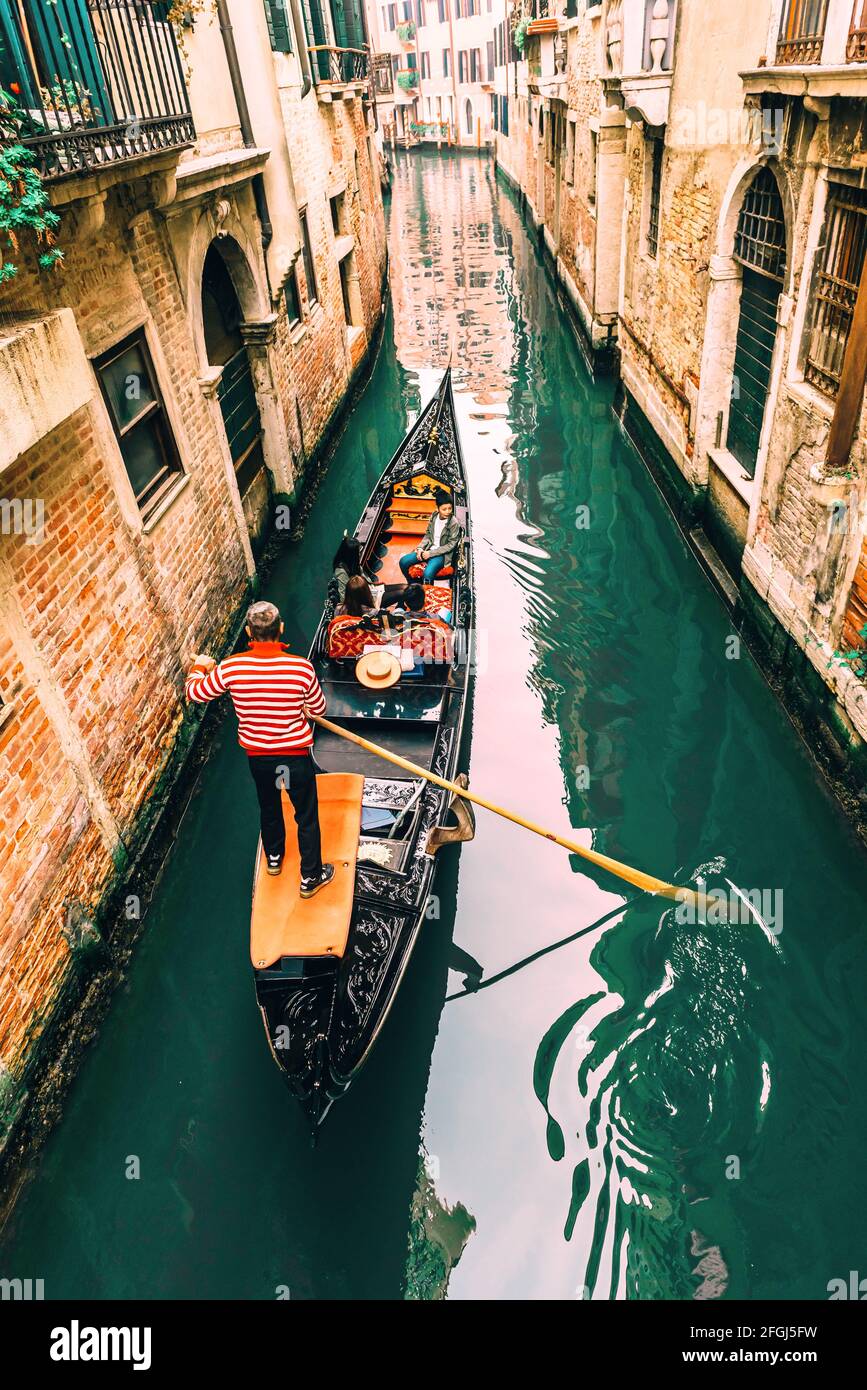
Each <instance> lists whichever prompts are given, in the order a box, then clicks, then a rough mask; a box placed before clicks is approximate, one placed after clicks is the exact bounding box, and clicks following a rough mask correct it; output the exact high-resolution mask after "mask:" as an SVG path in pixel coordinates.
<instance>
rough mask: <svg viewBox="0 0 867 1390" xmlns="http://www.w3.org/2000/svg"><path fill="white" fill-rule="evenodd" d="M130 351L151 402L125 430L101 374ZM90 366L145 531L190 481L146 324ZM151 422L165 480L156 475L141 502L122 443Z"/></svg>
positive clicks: (100, 355) (123, 338)
mask: <svg viewBox="0 0 867 1390" xmlns="http://www.w3.org/2000/svg"><path fill="white" fill-rule="evenodd" d="M132 347H137V348H139V350H140V352H141V354H142V358H143V360H144V363H145V367H146V369H147V373H148V378H149V383H150V387H151V391H152V393H153V396H154V400H153V401H152V403H151V405H150V406H149V407H148V408H147V409H146V410H144V411H143V412H142V413H141V418H139V419H136V420H133V421H130V422H129V424H128V425H127V426H125V427H123V428H121V427H120V426H119V423H118V420H117V418H116V415H115V411H114V406H113V405H112V402H111V398H110V396H109V394H108V391H107V388H106V385H105V381H104V379H103V372H104V370H105V369H106V367H108V366H110V365H111V363H112V362H115V361H117V360H118V358H120V357H122V356H123V354H124V353H125V352H128V351H129V349H130V348H132ZM91 366H92V368H93V372H94V375H95V376H96V380H97V384H98V386H99V393H100V398H101V400H102V402H103V405H104V407H105V411H106V415H107V418H108V424H109V427H110V428H111V431H112V434H113V436H114V440H115V443H116V445H117V451H118V456H119V458H120V461H121V465H122V468H123V473H124V477H125V478H126V480H127V483H128V485H129V488H130V492H131V493H132V496H133V501H134V504H135V507H136V510H137V511H138V514H139V517H140V518H141V522H142V525H143V526H144V527H145V528H146V529H147V528H149V527H150V526H151V525H153V524H154V523H155V522H156V520H157V519H158V518H159V517H160V516H161V515H162V514H163V511H164V510H165V507H166V505H167V504H168V502H169V501H170V500H171V499H172V498H173V497H174V496H175V495H176V494H177V492H179V491H180V489H181V487H183V486H185V485H186V483H187V482H188V481H189V474H188V473H187V470H186V468H185V467H184V461H183V458H182V457H181V451H180V448H179V446H178V440H177V436H176V433H175V425H174V420H173V418H172V412H171V411H170V409H169V408H168V405H167V403H166V396H165V393H164V392H163V389H162V386H161V385H160V380H159V376H158V373H157V368H156V363H155V361H154V354H153V352H152V350H151V345H150V342H149V340H148V330H147V324H145V323H142V324H140V325H139V326H138V327H137V328H134V329H133V330H132V331H131V332H129V333H127V334H125V335H124V336H123V337H122V338H120V339H119V340H118V341H117V342H116V343H114V344H113V345H112V346H111V347H109V348H106V349H105V350H104V351H103V352H101V353H100V354H99V356H98V357H94V358H93V359H92V360H91ZM151 420H152V421H153V422H154V424H155V426H156V430H157V441H158V444H159V447H160V452H161V453H162V455H163V459H164V469H165V473H164V476H163V475H158V476H159V477H161V481H160V483H159V485H158V486H157V487H155V488H153V490H152V491H150V490H148V491H147V492H146V493H145V494H142V497H143V498H144V500H142V498H140V497H139V496H136V494H135V492H134V491H133V484H132V479H131V478H130V475H129V470H128V468H127V463H126V456H125V454H124V450H123V442H124V440H125V439H126V438H129V437H130V436H131V434H132V432H133V431H134V430H135V429H139V428H141V426H143V425H145V424H146V423H147V422H148V421H151ZM152 486H153V485H151V487H152Z"/></svg>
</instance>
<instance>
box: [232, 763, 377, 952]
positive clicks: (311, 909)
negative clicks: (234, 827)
mask: <svg viewBox="0 0 867 1390" xmlns="http://www.w3.org/2000/svg"><path fill="white" fill-rule="evenodd" d="M316 784H317V791H318V794H319V825H320V828H321V831H322V859H323V861H324V862H325V863H331V864H333V865H334V878H333V880H332V882H331V883H330V884H329V885H328V887H327V888H322V889H321V890H320V891H319V892H318V893H317V894H316V896H315V897H313V898H302V897H301V896H300V888H301V865H300V860H299V856H298V835H297V832H296V827H295V815H294V812H293V810H292V803H291V801H290V800H289V797H288V796H287V795H286V793H285V792H283V793H282V799H283V819H284V821H285V824H286V856H285V858H284V860H283V872H282V873H281V874H279V875H277V876H275V877H272V876H271V875H270V874H268V873H267V872H266V870H265V855H264V852H263V850H262V845H261V842H260V844H259V850H258V856H257V860H256V874H255V878H254V883H253V913H252V918H251V922H250V959H251V961H252V962H253V966H254V967H255V969H257V970H264V969H266V968H267V967H268V966H271V965H274V963H275V962H276V961H278V960H279V959H280V958H281V956H342V955H343V953H344V951H345V950H346V943H347V940H348V937H349V923H350V919H351V917H352V897H353V891H354V888H355V860H356V856H357V854H358V837H359V834H360V831H361V799H362V795H363V793H364V778H363V777H362V776H360V775H358V774H356V773H348V772H346V773H344V772H339V773H327V774H325V775H320V776H318V777H317V778H316Z"/></svg>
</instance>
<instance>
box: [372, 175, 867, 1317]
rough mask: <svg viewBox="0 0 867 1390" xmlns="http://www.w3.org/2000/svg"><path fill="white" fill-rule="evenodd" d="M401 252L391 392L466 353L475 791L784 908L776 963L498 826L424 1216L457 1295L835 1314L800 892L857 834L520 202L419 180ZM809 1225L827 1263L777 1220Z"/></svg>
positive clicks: (461, 919)
mask: <svg viewBox="0 0 867 1390" xmlns="http://www.w3.org/2000/svg"><path fill="white" fill-rule="evenodd" d="M488 221H490V228H489V229H488V230H485V224H486V223H487V222H488ZM391 245H392V268H393V272H394V288H395V343H396V350H397V355H398V358H399V360H400V362H401V363H402V365H403V366H404V368H406V369H407V371H408V374H409V376H410V377H412V376H413V375H414V374H417V376H418V379H419V380H420V381H421V382H422V383H423V384H424V386H425V390H422V391H421V395H422V396H424V395H425V394H426V387H427V377H426V374H427V373H428V372H429V371H430V367H431V364H432V362H435V363H436V364H437V366H439V367H440V368H441V367H442V366H444V365H445V362H446V360H447V358H448V353H449V350H450V348H451V349H453V351H454V355H455V362H456V363H457V366H458V369H459V371H458V391H459V409H460V410H461V430H462V439H463V441H464V445H465V452H466V454H467V457H468V460H469V468H470V485H471V500H472V505H473V511H474V524H475V544H476V564H477V571H476V573H477V586H478V609H479V614H480V621H481V622H482V624H483V628H484V634H483V635H484V638H485V641H486V644H487V649H488V652H489V661H488V664H487V666H486V668H485V669H484V670H483V672H482V673H481V674H480V677H479V680H478V682H477V694H476V703H477V714H476V719H475V721H474V726H473V742H472V777H473V781H474V782H475V784H476V785H477V786H478V787H479V788H480V790H485V791H487V792H488V793H489V794H492V795H493V796H494V799H499V800H501V801H503V802H504V803H506V804H508V805H511V806H516V807H517V808H519V809H523V810H524V811H525V813H527V814H531V815H532V817H533V818H535V819H537V820H540V821H542V822H543V823H546V824H550V825H551V826H552V828H556V829H558V830H559V831H560V832H561V833H566V831H567V830H568V829H569V827H571V828H572V833H573V834H575V835H576V836H577V837H579V838H582V839H583V840H584V842H585V843H586V842H591V843H592V844H593V845H594V847H596V848H597V849H600V850H601V851H602V852H604V853H607V854H610V855H612V856H614V857H616V858H619V859H622V860H624V861H626V862H628V863H632V864H635V865H637V866H639V867H641V868H644V869H646V870H648V871H650V872H652V873H656V874H659V875H660V876H662V877H666V878H669V879H678V878H680V879H681V880H682V881H683V880H687V879H690V878H692V877H693V876H694V875H696V874H698V873H699V872H700V871H701V870H702V868H703V869H704V871H705V872H706V873H707V874H709V875H710V876H711V882H712V883H714V882H722V878H721V875H723V874H730V875H731V876H732V877H733V878H734V879H735V880H736V881H738V882H739V883H741V884H743V885H750V886H761V887H767V888H769V889H771V888H773V889H776V888H780V889H781V890H782V891H785V893H786V895H787V898H786V901H787V919H786V920H787V928H786V934H785V935H784V936H783V938H782V949H777V947H776V946H775V944H774V942H773V941H772V940H769V939H768V937H767V936H766V935H765V934H764V933H763V932H762V930H761V929H760V928H759V927H758V926H756V925H755V924H754V923H746V924H745V923H734V922H728V923H726V922H722V923H718V924H717V923H705V924H696V923H688V922H681V921H679V920H678V919H677V916H676V911H675V909H674V908H672V907H666V906H665V905H660V904H656V903H653V902H652V901H651V900H648V899H641V900H639V901H635V902H627V903H624V902H623V901H622V894H620V893H619V892H618V891H617V885H616V884H614V883H613V882H612V881H611V880H610V879H608V878H607V877H605V876H598V875H595V874H594V873H593V872H592V871H588V867H587V865H586V864H584V863H583V861H579V860H577V859H576V860H574V861H573V862H572V861H570V860H569V859H567V858H565V857H564V858H555V857H552V856H553V855H555V854H556V852H555V851H552V850H551V849H550V847H548V846H545V845H544V843H543V842H538V841H531V840H528V838H527V837H526V836H524V837H521V836H519V835H518V833H517V832H514V831H512V830H510V829H509V828H508V827H504V826H503V825H502V823H492V822H491V821H490V820H489V819H487V818H482V820H481V822H480V825H479V833H478V838H477V841H476V843H475V844H474V845H473V846H472V847H468V848H467V849H465V851H464V854H463V858H462V870H461V899H460V901H459V905H458V909H459V910H458V918H457V930H456V940H457V943H458V946H459V947H460V948H461V950H462V951H463V952H464V956H465V960H466V959H469V960H470V961H473V960H474V961H475V962H476V967H475V969H472V968H470V969H466V968H463V969H462V971H461V973H457V972H456V973H453V974H452V975H451V977H450V991H449V1002H448V1004H447V1009H446V1014H445V1016H444V1022H443V1026H442V1027H441V1030H440V1038H439V1040H438V1044H437V1049H436V1051H435V1054H434V1063H433V1069H432V1075H431V1083H430V1089H429V1093H428V1100H427V1104H426V1115H425V1132H426V1135H427V1139H426V1143H427V1145H428V1148H429V1150H430V1151H431V1152H435V1153H436V1155H437V1158H438V1162H439V1164H440V1170H441V1176H440V1180H439V1182H438V1193H439V1194H440V1196H441V1198H442V1200H443V1201H444V1202H446V1203H447V1204H451V1205H454V1204H455V1203H457V1202H463V1203H465V1204H466V1207H467V1209H468V1210H470V1211H472V1213H473V1216H474V1218H475V1219H476V1222H477V1226H476V1231H475V1235H474V1237H473V1239H472V1240H471V1241H470V1242H469V1244H468V1246H467V1248H466V1250H465V1252H464V1254H463V1257H462V1260H461V1263H460V1265H459V1267H458V1268H457V1269H454V1270H453V1271H452V1275H451V1280H450V1284H449V1292H450V1295H451V1296H452V1297H455V1296H458V1297H460V1296H474V1295H478V1296H483V1297H492V1296H493V1297H497V1296H499V1297H510V1296H511V1297H514V1296H522V1295H527V1294H530V1295H531V1296H536V1297H539V1296H546V1295H547V1296H555V1297H579V1298H580V1297H588V1298H614V1297H620V1298H697V1299H707V1298H721V1297H745V1296H750V1295H751V1294H761V1293H763V1292H767V1293H769V1294H770V1295H771V1296H778V1297H779V1296H798V1293H797V1291H798V1290H800V1293H801V1296H808V1297H821V1296H823V1291H824V1283H825V1278H826V1276H825V1274H824V1270H825V1263H826V1262H828V1265H829V1270H831V1266H832V1263H833V1260H832V1255H831V1252H830V1246H831V1245H833V1246H834V1248H835V1249H836V1250H838V1251H842V1250H843V1249H847V1250H851V1241H850V1240H849V1239H848V1235H847V1231H846V1222H845V1220H842V1219H841V1216H840V1214H839V1211H838V1207H837V1204H838V1203H839V1200H840V1199H839V1196H838V1195H835V1194H834V1193H832V1192H831V1191H827V1192H826V1193H825V1194H824V1197H819V1196H816V1195H815V1194H814V1192H813V1189H814V1186H815V1184H814V1183H813V1182H812V1181H811V1180H810V1179H809V1178H807V1177H805V1173H804V1166H805V1165H807V1163H808V1156H809V1155H810V1154H811V1153H812V1154H813V1155H814V1157H816V1158H817V1157H818V1154H819V1152H820V1151H821V1150H822V1149H824V1132H825V1131H831V1132H833V1133H835V1134H836V1135H837V1136H838V1142H839V1145H840V1147H841V1148H848V1152H849V1161H850V1163H856V1162H857V1155H858V1154H860V1153H861V1152H862V1149H863V1142H864V1135H863V1132H862V1131H863V1125H859V1126H858V1127H857V1129H856V1130H854V1131H853V1130H852V1129H851V1127H850V1121H849V1119H848V1118H847V1114H846V1109H845V1103H844V1101H843V1097H844V1096H845V1095H847V1087H846V1084H845V1081H844V1078H843V1074H842V1072H841V1068H840V1065H839V1062H838V1061H837V1059H835V1058H833V1056H829V1052H828V1047H827V1044H826V1041H825V1040H826V1037H827V1034H828V1031H829V1030H831V1031H834V1024H833V1022H832V1020H833V1008H832V1006H831V1003H830V1000H829V998H828V997H827V996H826V995H825V994H823V991H822V990H821V989H817V988H816V987H815V986H814V984H813V983H812V982H810V981H811V973H810V967H806V973H805V965H806V962H805V959H804V957H805V955H806V956H809V955H810V954H811V952H812V951H814V950H815V941H814V940H813V938H812V935H811V933H810V931H809V929H808V928H809V924H810V923H811V921H812V919H813V915H814V914H815V912H816V911H817V910H818V904H819V903H820V902H821V897H822V895H821V892H820V891H818V890H817V884H816V880H815V878H813V879H811V878H810V877H809V876H805V874H804V872H802V869H803V865H804V864H805V862H809V863H811V864H812V865H813V866H814V869H815V871H816V873H819V872H820V871H821V873H822V875H826V874H827V873H828V872H829V870H828V862H829V856H830V859H831V860H833V864H834V868H833V870H831V871H830V872H831V874H832V877H833V879H834V884H835V888H834V892H835V894H837V895H839V897H840V899H841V900H846V901H848V903H849V906H850V910H851V909H853V908H854V905H855V902H856V897H855V896H853V894H854V891H855V888H854V885H855V878H856V875H855V865H854V861H852V860H851V859H850V857H849V856H850V855H851V850H850V849H849V848H848V847H847V842H846V840H845V835H841V833H840V823H839V821H838V820H837V819H836V817H835V816H834V815H833V814H832V813H827V814H823V817H822V826H821V830H820V831H817V829H816V817H817V805H816V789H815V785H814V783H813V781H812V778H811V776H810V773H809V770H808V768H807V767H806V765H805V764H804V762H803V759H802V756H801V754H800V752H799V750H798V748H797V746H796V745H795V743H794V742H793V740H792V739H791V736H790V734H789V731H788V729H787V727H786V725H785V721H784V720H783V718H782V717H781V716H780V714H779V712H778V711H777V710H776V709H775V708H774V707H773V705H772V703H771V702H770V698H769V696H768V694H767V692H766V691H765V689H764V687H763V685H762V683H761V681H760V679H759V678H758V676H757V674H756V672H755V671H754V669H753V668H752V667H751V665H750V663H749V661H748V659H744V660H743V661H741V662H727V660H726V657H725V651H726V645H725V644H726V638H727V637H728V636H729V626H728V622H727V619H726V615H725V614H724V612H723V610H722V609H721V608H720V607H719V606H718V605H717V603H716V601H715V600H714V598H713V597H712V595H711V594H710V592H709V591H708V590H707V589H706V587H705V586H704V583H703V580H702V579H701V577H700V576H699V575H698V574H697V572H696V570H695V568H694V566H693V563H692V561H691V559H690V557H689V556H688V554H687V553H686V551H685V548H684V546H683V543H682V540H681V538H680V536H679V533H678V532H677V529H676V527H675V526H674V524H673V523H672V520H671V518H670V516H669V515H668V513H667V512H666V511H665V509H664V508H663V506H662V505H661V503H660V500H659V498H658V496H657V494H656V492H655V490H654V488H653V486H652V484H651V483H650V481H649V479H648V477H647V475H646V473H645V472H644V469H643V467H642V465H640V463H639V462H638V461H637V460H636V459H635V457H634V456H633V454H632V453H631V451H630V450H629V448H628V447H627V446H626V445H625V444H624V442H623V441H622V439H621V437H620V435H619V432H618V430H617V428H616V423H615V420H614V416H613V413H612V411H611V399H610V390H609V389H607V388H606V387H605V386H604V385H599V384H593V383H592V382H591V381H590V380H589V378H588V377H587V375H586V373H585V371H584V370H583V365H582V361H581V357H580V354H579V353H578V351H577V349H576V346H575V344H574V342H573V341H572V340H571V338H570V334H569V331H568V330H567V329H566V327H565V322H564V318H563V315H562V313H561V311H560V309H559V308H558V306H557V304H556V300H555V296H554V293H553V291H552V285H551V282H550V279H549V278H548V276H547V274H546V273H545V271H544V270H543V268H542V266H541V264H540V262H539V259H538V256H537V253H536V250H535V248H534V247H533V246H532V243H531V241H530V239H529V238H528V237H527V234H526V231H525V228H524V225H523V223H522V220H521V217H520V215H519V212H518V210H517V208H516V206H515V204H514V202H513V201H512V199H511V197H510V195H509V194H508V192H507V191H506V190H505V189H504V188H503V187H501V186H498V185H496V184H495V182H494V181H493V180H492V178H491V176H490V174H489V172H488V171H487V170H486V169H485V168H484V167H482V166H480V165H479V164H478V163H477V162H474V161H465V160H462V159H457V158H454V157H448V156H440V157H430V158H426V157H417V156H414V157H413V159H412V160H411V161H409V160H403V161H401V162H400V163H399V167H398V173H397V178H396V181H395V189H394V195H393V206H392V242H391ZM486 272H490V273H486ZM436 375H437V374H436V373H435V372H431V373H430V381H431V383H432V382H433V381H434V380H435V378H436ZM498 793H499V795H497V794H498ZM522 802H523V803H524V804H523V806H522ZM771 807H773V814H772V815H771V814H769V808H771ZM826 811H827V808H824V807H823V812H826ZM817 835H818V839H819V840H821V841H822V848H821V849H819V847H818V843H817V839H816V836H817ZM702 860H705V863H704V865H702V862H701V861H702ZM820 866H821V870H820ZM789 904H791V912H790V909H789ZM835 921H838V922H841V919H840V918H839V917H835ZM805 928H807V929H808V930H807V931H806V935H805ZM849 930H851V927H847V926H844V925H842V922H841V939H840V940H838V941H837V942H835V949H836V950H842V951H843V952H844V954H845V953H846V952H848V951H850V949H851V948H850V946H849V945H848V944H847V932H848V931H849ZM860 970H861V978H862V980H863V981H864V983H865V984H867V970H865V969H864V960H863V957H862V958H861V964H860ZM806 994H810V995H811V997H812V1000H813V1004H814V1005H815V1012H813V1013H811V1014H810V1015H809V1017H804V1016H803V1015H802V1014H801V1013H800V1012H799V1010H798V999H799V997H801V996H804V995H806ZM847 1021H848V1026H850V1027H856V1028H858V1029H859V1030H860V1031H861V1032H862V1033H863V1026H862V1024H861V1023H860V1022H856V1020H855V1019H854V1016H853V1015H849V1016H848V1020H847ZM799 1047H803V1054H801V1053H798V1062H797V1063H795V1064H794V1066H793V1051H792V1050H793V1048H794V1049H795V1052H798V1049H799ZM804 1057H810V1058H812V1057H821V1059H822V1060H821V1062H820V1063H816V1064H815V1065H813V1064H808V1065H810V1066H811V1067H812V1071H813V1073H814V1074H815V1076H816V1077H817V1078H818V1077H819V1076H822V1077H823V1078H824V1081H825V1083H826V1085H827V1091H826V1093H825V1098H824V1101H823V1103H822V1109H823V1138H822V1140H820V1139H819V1138H818V1137H817V1138H816V1140H815V1141H814V1142H813V1143H810V1142H808V1141H807V1139H806V1137H805V1135H804V1132H803V1129H801V1130H800V1131H799V1139H800V1149H801V1154H800V1157H799V1159H798V1160H796V1161H794V1162H793V1160H792V1147H793V1142H792V1130H793V1125H795V1124H796V1123H797V1121H796V1118H795V1117H796V1116H798V1115H801V1114H803V1105H802V1101H801V1097H800V1095H799V1087H800V1085H801V1084H804V1083H805V1081H806V1077H805V1075H804V1070H803V1068H804V1065H805V1064H804V1060H803V1059H804ZM528 1091H529V1092H530V1093H531V1095H532V1097H533V1106H534V1107H535V1108H533V1109H528V1107H527V1104H526V1094H527V1092H528ZM813 1103H814V1104H815V1103H816V1098H815V1092H813ZM540 1120H541V1126H540ZM538 1136H541V1137H542V1139H543V1141H544V1142H543V1151H544V1160H542V1158H541V1156H540V1154H539V1151H538V1148H537V1147H536V1144H535V1142H534V1141H535V1139H536V1138H537V1137H538ZM507 1154H508V1161H507V1162H506V1158H505V1156H506V1155H507ZM799 1183H800V1187H799ZM783 1192H785V1193H786V1198H783V1197H782V1195H781V1194H782V1193H783ZM811 1195H813V1200H815V1201H822V1200H824V1202H825V1205H826V1208H827V1213H828V1214H827V1217H826V1219H825V1223H824V1224H825V1227H826V1229H827V1228H829V1227H830V1228H833V1230H834V1232H835V1235H834V1237H833V1239H831V1238H830V1237H829V1236H824V1237H822V1238H821V1239H820V1238H819V1237H818V1234H817V1232H818V1227H817V1225H816V1223H815V1222H809V1223H806V1222H802V1223H800V1224H799V1226H798V1230H797V1234H795V1232H794V1231H792V1230H788V1231H787V1230H786V1224H787V1223H786V1221H785V1219H783V1220H782V1221H781V1220H780V1214H781V1212H782V1210H783V1206H784V1203H785V1200H786V1199H788V1200H789V1201H794V1202H796V1203H798V1204H799V1205H800V1206H803V1204H804V1202H805V1201H808V1200H810V1196H811ZM536 1251H538V1258H535V1257H534V1254H533V1253H531V1252H536ZM513 1252H514V1253H513ZM852 1258H854V1252H853V1254H852ZM837 1262H838V1263H840V1258H838V1260H837ZM843 1263H845V1261H843ZM841 1267H842V1265H841Z"/></svg>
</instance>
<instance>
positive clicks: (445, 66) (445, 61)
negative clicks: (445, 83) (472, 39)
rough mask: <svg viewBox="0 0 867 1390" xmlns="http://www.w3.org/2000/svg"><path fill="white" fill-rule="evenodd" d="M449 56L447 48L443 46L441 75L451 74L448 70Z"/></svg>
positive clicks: (447, 75)
mask: <svg viewBox="0 0 867 1390" xmlns="http://www.w3.org/2000/svg"><path fill="white" fill-rule="evenodd" d="M450 58H451V54H450V52H449V50H448V49H447V48H444V49H443V77H449V76H451V74H450V72H449V60H450Z"/></svg>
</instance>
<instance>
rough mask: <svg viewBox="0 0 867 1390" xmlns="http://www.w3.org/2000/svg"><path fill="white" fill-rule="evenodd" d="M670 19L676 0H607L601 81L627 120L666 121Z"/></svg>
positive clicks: (673, 16) (673, 23)
mask: <svg viewBox="0 0 867 1390" xmlns="http://www.w3.org/2000/svg"><path fill="white" fill-rule="evenodd" d="M676 23H677V0H608V6H607V9H606V13H605V62H606V69H607V70H606V72H605V74H604V76H603V81H604V83H605V87H606V90H607V91H608V94H609V97H613V98H614V101H615V103H616V104H620V105H622V106H623V108H624V109H625V111H626V113H627V115H628V116H630V117H631V119H632V120H640V121H643V122H644V123H645V124H646V125H652V126H661V125H665V124H666V122H667V121H668V103H669V97H670V95H671V77H672V69H673V66H674V38H675V30H676Z"/></svg>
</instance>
